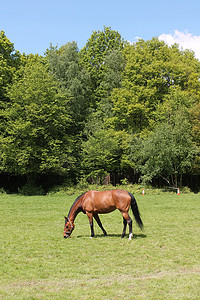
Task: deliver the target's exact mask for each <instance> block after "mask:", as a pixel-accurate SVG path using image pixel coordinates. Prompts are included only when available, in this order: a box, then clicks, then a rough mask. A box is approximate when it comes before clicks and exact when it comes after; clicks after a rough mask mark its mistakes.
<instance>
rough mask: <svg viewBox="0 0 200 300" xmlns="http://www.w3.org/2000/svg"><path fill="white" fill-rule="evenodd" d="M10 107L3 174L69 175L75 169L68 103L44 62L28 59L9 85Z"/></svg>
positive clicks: (2, 142)
mask: <svg viewBox="0 0 200 300" xmlns="http://www.w3.org/2000/svg"><path fill="white" fill-rule="evenodd" d="M8 97H9V98H10V101H11V102H10V105H9V107H8V108H7V109H6V110H5V114H6V119H7V123H6V127H4V131H3V132H2V135H1V137H0V149H1V150H0V161H1V164H0V166H1V171H4V172H8V173H12V174H17V175H18V174H20V175H21V174H23V175H27V177H28V178H33V177H35V176H36V175H37V174H41V173H44V174H48V173H54V174H66V173H67V172H68V170H69V169H70V168H71V167H72V166H73V163H74V158H73V155H72V145H73V138H72V136H71V134H70V130H71V117H70V113H69V110H68V103H69V100H68V98H67V97H66V95H65V94H64V93H63V92H62V91H61V89H60V87H59V84H58V83H57V82H56V81H55V79H54V77H53V76H51V75H50V74H49V72H48V69H47V66H46V65H45V63H44V61H43V60H42V61H41V60H40V59H28V61H27V63H26V65H25V67H23V68H21V69H20V72H19V73H18V74H17V75H16V77H15V78H14V81H13V84H12V85H11V86H9V89H8Z"/></svg>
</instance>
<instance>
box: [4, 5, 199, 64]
mask: <svg viewBox="0 0 200 300" xmlns="http://www.w3.org/2000/svg"><path fill="white" fill-rule="evenodd" d="M199 13H200V0H190V1H188V0H177V1H176V0H168V1H162V0H71V1H70V0H56V1H55V0H54V1H52V0H34V1H32V0H26V1H25V0H18V1H16V0H15V1H14V0H9V1H3V0H1V4H0V30H4V31H5V34H6V36H7V37H8V38H9V39H10V41H11V42H13V43H14V45H15V49H16V50H19V51H20V52H21V53H23V52H25V53H26V54H29V53H34V54H35V53H39V54H43V53H44V52H45V50H46V49H47V48H48V47H49V44H50V43H52V44H53V45H54V46H56V45H58V46H59V47H60V46H62V45H64V44H66V43H67V42H71V41H76V42H77V44H78V47H79V49H81V48H82V47H83V46H84V45H85V44H86V42H87V40H88V39H89V37H90V36H91V34H92V32H93V31H95V30H103V27H104V25H105V26H110V27H111V28H112V29H113V30H117V31H118V32H119V33H120V34H121V36H122V37H123V38H124V39H125V40H128V41H130V42H134V41H136V40H137V38H138V37H139V38H143V39H144V40H148V39H151V38H152V37H155V36H158V37H161V38H162V39H164V40H165V41H166V42H168V43H173V42H178V43H179V44H181V45H182V47H183V48H191V49H193V50H194V51H195V52H196V53H197V56H198V55H199V58H200V17H199ZM198 49H199V50H198ZM198 51H199V54H198Z"/></svg>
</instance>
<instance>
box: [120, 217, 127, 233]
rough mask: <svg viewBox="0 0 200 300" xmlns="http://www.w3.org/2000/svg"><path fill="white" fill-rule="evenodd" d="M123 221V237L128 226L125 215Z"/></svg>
mask: <svg viewBox="0 0 200 300" xmlns="http://www.w3.org/2000/svg"><path fill="white" fill-rule="evenodd" d="M123 223H124V229H123V232H122V236H121V237H122V238H124V237H125V234H126V226H127V221H126V219H125V218H124V217H123Z"/></svg>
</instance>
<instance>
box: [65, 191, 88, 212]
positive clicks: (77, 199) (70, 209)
mask: <svg viewBox="0 0 200 300" xmlns="http://www.w3.org/2000/svg"><path fill="white" fill-rule="evenodd" d="M85 193H86V192H85ZM85 193H83V194H82V195H80V196H78V197H77V198H76V200H75V201H74V203H73V204H72V206H71V208H70V210H69V213H68V216H67V217H69V214H70V212H71V210H72V207H73V206H74V204H75V203H76V202H77V201H78V200H79V199H80V198H81V197H82V196H83V195H84V194H85Z"/></svg>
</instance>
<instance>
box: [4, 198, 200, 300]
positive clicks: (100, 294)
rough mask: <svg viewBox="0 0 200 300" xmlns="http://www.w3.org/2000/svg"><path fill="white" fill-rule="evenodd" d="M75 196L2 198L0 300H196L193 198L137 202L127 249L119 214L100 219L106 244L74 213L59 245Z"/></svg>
mask: <svg viewBox="0 0 200 300" xmlns="http://www.w3.org/2000/svg"><path fill="white" fill-rule="evenodd" d="M76 196H78V195H74V196H64V195H55V196H53V195H52V196H46V197H45V196H44V197H42V196H40V197H38V196H34V197H25V196H16V195H0V259H1V262H0V299H14V300H15V299H199V295H200V196H199V195H194V194H186V195H183V194H182V195H180V196H178V195H176V194H170V195H167V194H161V195H145V196H142V195H137V196H136V200H137V203H138V206H139V209H140V212H141V215H142V220H143V222H144V225H145V231H144V232H141V231H140V229H139V228H138V227H136V225H135V223H134V226H133V231H134V239H133V240H132V241H128V238H127V237H126V238H125V239H121V238H120V235H121V232H122V217H121V215H120V213H119V212H118V211H115V212H113V213H111V214H107V215H102V216H100V217H101V220H102V223H103V225H104V227H105V229H106V230H107V232H108V237H104V236H103V235H102V232H101V230H100V229H99V228H98V226H97V224H96V223H95V233H96V237H95V238H93V239H90V238H89V236H90V228H89V222H88V219H87V216H86V215H84V214H82V213H80V214H79V215H78V217H77V219H76V220H75V230H74V232H73V233H72V237H71V238H70V239H67V240H65V239H63V236H62V234H63V228H64V218H63V216H64V215H67V213H68V210H69V208H70V206H71V204H72V203H73V201H74V200H75V198H76ZM131 215H132V214H131Z"/></svg>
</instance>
